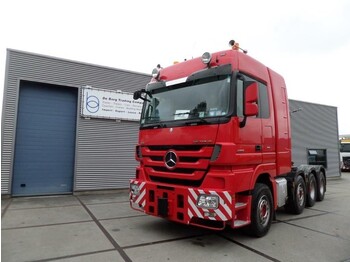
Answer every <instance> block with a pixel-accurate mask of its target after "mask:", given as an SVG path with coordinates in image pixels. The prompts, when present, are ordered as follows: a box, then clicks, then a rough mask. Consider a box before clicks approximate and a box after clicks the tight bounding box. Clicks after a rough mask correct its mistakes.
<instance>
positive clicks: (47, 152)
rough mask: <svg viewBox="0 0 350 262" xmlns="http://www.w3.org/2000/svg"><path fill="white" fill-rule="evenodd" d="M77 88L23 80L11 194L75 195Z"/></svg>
mask: <svg viewBox="0 0 350 262" xmlns="http://www.w3.org/2000/svg"><path fill="white" fill-rule="evenodd" d="M77 96H78V89H76V88H70V87H63V86H56V85H49V84H42V83H35V82H27V81H21V84H20V92H19V102H18V113H17V127H16V141H15V153H14V154H15V156H14V166H13V181H12V195H45V194H57V193H68V192H72V188H73V173H74V156H75V129H76V114H77Z"/></svg>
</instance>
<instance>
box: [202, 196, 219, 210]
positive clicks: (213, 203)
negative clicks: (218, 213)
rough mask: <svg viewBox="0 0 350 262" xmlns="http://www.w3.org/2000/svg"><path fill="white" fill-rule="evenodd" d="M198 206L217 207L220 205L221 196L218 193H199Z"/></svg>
mask: <svg viewBox="0 0 350 262" xmlns="http://www.w3.org/2000/svg"><path fill="white" fill-rule="evenodd" d="M197 206H198V207H201V208H208V209H209V208H212V209H217V208H218V207H219V197H218V196H216V195H199V197H198V201H197Z"/></svg>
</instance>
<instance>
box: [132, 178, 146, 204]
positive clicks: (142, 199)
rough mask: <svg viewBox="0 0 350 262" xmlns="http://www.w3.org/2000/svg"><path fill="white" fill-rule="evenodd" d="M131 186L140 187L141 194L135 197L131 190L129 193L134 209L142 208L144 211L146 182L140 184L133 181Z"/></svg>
mask: <svg viewBox="0 0 350 262" xmlns="http://www.w3.org/2000/svg"><path fill="white" fill-rule="evenodd" d="M130 184H136V185H138V186H139V190H140V194H139V195H134V194H132V192H131V190H130V193H129V198H130V203H131V206H132V207H133V208H136V209H139V208H140V206H142V208H143V209H144V208H145V206H146V187H145V185H146V182H139V181H137V180H131V181H130Z"/></svg>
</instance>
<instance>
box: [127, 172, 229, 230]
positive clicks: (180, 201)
mask: <svg viewBox="0 0 350 262" xmlns="http://www.w3.org/2000/svg"><path fill="white" fill-rule="evenodd" d="M200 195H214V196H217V198H218V207H217V208H202V207H198V206H197V200H198V198H199V196H200ZM130 206H131V208H133V209H135V210H138V211H141V212H144V213H146V214H149V215H153V216H157V217H164V218H166V219H169V220H171V221H175V222H179V223H184V224H191V225H196V226H200V227H205V228H210V229H218V230H220V229H223V228H224V227H225V226H226V224H227V223H231V222H232V218H233V217H234V214H233V212H234V199H233V197H232V194H231V193H230V192H229V191H217V190H209V189H198V188H188V187H183V186H168V185H161V184H155V183H153V182H145V181H139V180H136V179H132V180H130Z"/></svg>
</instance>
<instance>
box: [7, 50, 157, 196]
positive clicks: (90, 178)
mask: <svg viewBox="0 0 350 262" xmlns="http://www.w3.org/2000/svg"><path fill="white" fill-rule="evenodd" d="M20 80H29V81H33V82H42V83H50V84H57V85H61V86H70V87H76V88H80V87H81V86H83V85H90V86H92V87H95V88H102V89H109V90H122V91H124V92H133V91H135V90H137V89H140V88H143V87H145V85H146V84H147V83H148V82H149V80H150V76H149V75H146V74H140V73H135V72H130V71H125V70H118V69H114V68H108V67H102V66H96V65H91V64H86V63H78V62H74V61H69V60H63V59H57V58H53V57H47V56H43V55H37V54H32V53H27V52H22V51H17V50H8V52H7V66H6V78H5V90H4V103H3V114H2V141H1V142H2V145H1V146H2V152H1V193H2V194H8V193H10V188H11V177H12V164H13V151H14V139H15V128H16V115H17V103H18V90H19V83H20ZM79 94H80V92H79ZM79 101H80V98H79ZM77 110H78V115H79V113H80V109H79V108H77ZM138 125H139V123H138V122H131V121H121V122H117V121H115V120H107V119H92V118H91V119H84V118H81V117H80V116H78V118H77V142H76V143H77V147H76V160H75V170H76V171H75V181H74V183H75V188H74V190H86V189H104V188H125V187H126V186H127V183H128V181H127V178H130V177H132V176H133V175H134V172H135V166H136V161H134V146H135V144H136V142H137V133H138V132H137V130H138Z"/></svg>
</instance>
